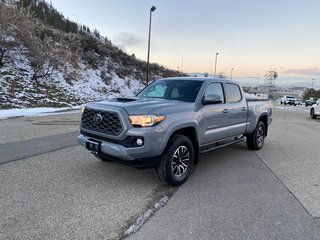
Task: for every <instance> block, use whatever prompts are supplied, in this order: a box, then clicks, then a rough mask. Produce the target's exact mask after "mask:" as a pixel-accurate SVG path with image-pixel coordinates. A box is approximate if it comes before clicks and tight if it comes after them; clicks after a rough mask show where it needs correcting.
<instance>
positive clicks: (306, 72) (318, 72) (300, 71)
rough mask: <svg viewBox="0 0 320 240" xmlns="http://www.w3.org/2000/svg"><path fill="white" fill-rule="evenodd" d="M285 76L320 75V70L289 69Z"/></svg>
mask: <svg viewBox="0 0 320 240" xmlns="http://www.w3.org/2000/svg"><path fill="white" fill-rule="evenodd" d="M283 73H284V74H292V75H306V76H314V75H320V68H302V69H289V70H287V71H284V72H283Z"/></svg>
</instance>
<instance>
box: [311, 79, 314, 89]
mask: <svg viewBox="0 0 320 240" xmlns="http://www.w3.org/2000/svg"><path fill="white" fill-rule="evenodd" d="M313 83H314V78H312V87H311V89H313Z"/></svg>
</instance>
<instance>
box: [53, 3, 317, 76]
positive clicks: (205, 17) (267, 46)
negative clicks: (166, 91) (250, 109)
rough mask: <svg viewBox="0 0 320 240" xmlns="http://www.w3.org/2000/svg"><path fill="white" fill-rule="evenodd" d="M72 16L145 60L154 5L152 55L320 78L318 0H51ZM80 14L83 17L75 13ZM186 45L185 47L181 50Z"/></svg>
mask: <svg viewBox="0 0 320 240" xmlns="http://www.w3.org/2000/svg"><path fill="white" fill-rule="evenodd" d="M51 2H52V4H53V6H54V7H55V8H56V9H58V10H59V11H61V12H62V13H63V14H64V15H65V16H66V17H68V18H69V19H71V20H73V21H75V22H76V21H78V20H79V22H80V23H83V24H85V25H87V26H89V27H90V28H91V29H94V28H96V29H98V30H99V31H100V33H101V34H102V35H103V36H107V37H108V38H109V39H110V40H111V41H112V43H114V44H116V45H117V46H120V47H121V48H123V49H124V50H125V51H127V52H128V53H129V54H132V53H134V54H135V55H136V56H137V57H138V58H140V59H143V60H146V58H147V42H148V24H149V10H150V8H151V6H152V5H155V6H156V7H157V9H156V11H155V12H154V13H153V15H152V36H151V57H150V60H151V62H157V63H159V64H161V65H164V66H166V67H169V68H171V69H177V67H180V68H181V63H182V57H181V55H182V56H183V70H184V72H208V73H210V72H212V71H213V69H214V58H215V54H216V52H218V53H219V55H218V62H217V72H223V73H224V74H225V75H230V72H231V69H232V68H234V71H233V75H234V76H236V77H245V76H257V75H260V76H263V75H264V74H265V73H266V72H267V71H269V70H273V69H275V70H276V71H278V72H279V75H280V76H283V75H299V74H302V75H305V76H310V78H313V77H314V78H320V1H319V0H304V1H303V0H184V1H183V0H113V1H111V0H91V1H87V0H86V1H85V0H68V1H66V0H51ZM77 18H78V20H77ZM178 53H180V54H181V55H179V54H178Z"/></svg>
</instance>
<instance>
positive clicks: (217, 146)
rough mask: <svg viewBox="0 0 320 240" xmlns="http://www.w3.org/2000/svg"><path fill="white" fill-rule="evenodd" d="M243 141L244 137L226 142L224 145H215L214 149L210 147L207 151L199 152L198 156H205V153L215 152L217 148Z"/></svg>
mask: <svg viewBox="0 0 320 240" xmlns="http://www.w3.org/2000/svg"><path fill="white" fill-rule="evenodd" d="M243 140H244V137H243V136H242V137H241V138H237V139H235V140H233V141H231V142H227V143H224V144H218V143H217V145H216V146H214V147H211V148H208V149H204V150H200V151H199V154H205V153H208V152H211V151H213V150H217V149H219V148H223V147H227V146H230V145H233V144H236V143H239V142H242V141H243Z"/></svg>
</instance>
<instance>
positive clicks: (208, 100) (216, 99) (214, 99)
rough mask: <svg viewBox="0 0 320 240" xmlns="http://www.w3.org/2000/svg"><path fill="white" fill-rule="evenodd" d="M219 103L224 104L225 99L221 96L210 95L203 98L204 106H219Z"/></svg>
mask: <svg viewBox="0 0 320 240" xmlns="http://www.w3.org/2000/svg"><path fill="white" fill-rule="evenodd" d="M218 103H223V99H222V97H221V96H219V95H216V94H209V95H207V96H203V98H202V104H203V105H206V104H218Z"/></svg>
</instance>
